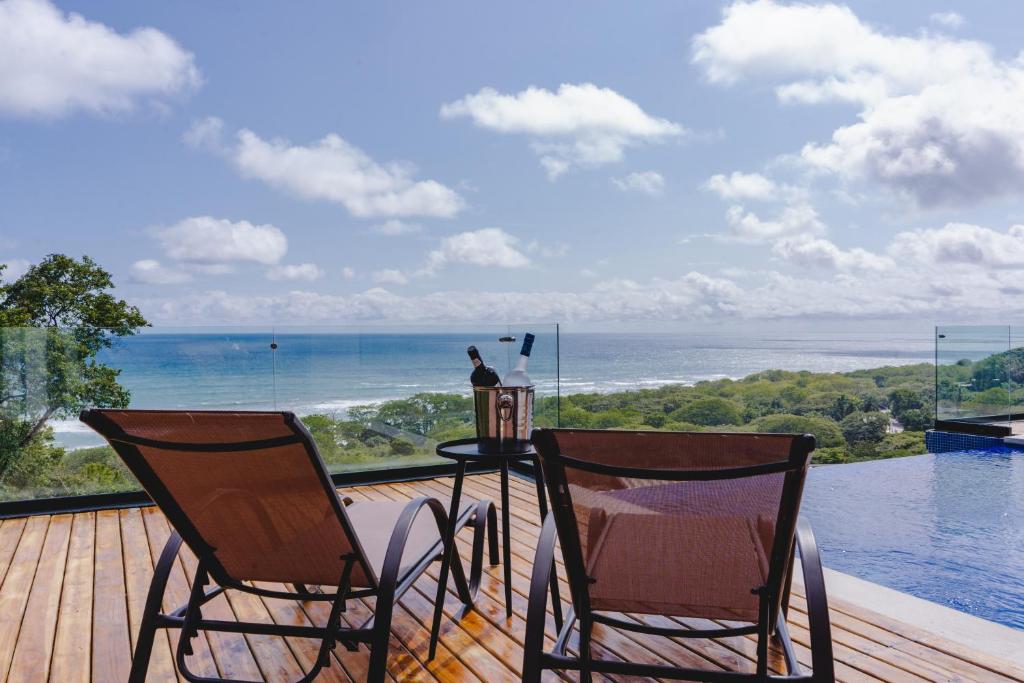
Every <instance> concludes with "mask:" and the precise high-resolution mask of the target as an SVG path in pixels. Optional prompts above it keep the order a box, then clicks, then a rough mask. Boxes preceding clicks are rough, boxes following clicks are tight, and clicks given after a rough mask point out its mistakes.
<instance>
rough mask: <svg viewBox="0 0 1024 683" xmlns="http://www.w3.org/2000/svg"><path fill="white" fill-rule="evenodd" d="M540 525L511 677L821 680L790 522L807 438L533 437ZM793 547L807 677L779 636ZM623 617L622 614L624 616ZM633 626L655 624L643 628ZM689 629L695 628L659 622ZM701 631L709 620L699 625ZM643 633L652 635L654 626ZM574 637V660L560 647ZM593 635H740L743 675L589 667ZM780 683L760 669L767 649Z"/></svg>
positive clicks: (824, 649) (822, 652) (824, 677)
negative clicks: (559, 567)
mask: <svg viewBox="0 0 1024 683" xmlns="http://www.w3.org/2000/svg"><path fill="white" fill-rule="evenodd" d="M533 443H534V445H535V446H536V448H537V451H538V453H539V454H540V459H541V462H542V463H543V468H544V475H545V478H546V481H547V487H548V493H549V495H550V497H551V503H552V508H551V514H549V515H548V517H547V519H546V520H545V522H544V527H543V530H542V532H541V536H540V539H539V541H538V544H537V554H536V558H535V562H534V566H533V579H532V584H531V588H530V601H529V607H528V610H527V626H526V644H525V655H524V660H523V680H524V681H528V682H533V681H539V680H540V677H541V672H542V671H543V670H545V669H562V670H576V671H579V672H580V680H581V681H589V680H591V674H592V672H600V673H604V674H612V675H619V674H622V675H636V676H650V677H654V678H669V679H687V680H700V681H772V680H788V681H815V682H818V681H822V682H824V681H828V682H831V681H833V680H834V673H833V662H832V640H831V635H830V627H829V617H828V604H827V601H826V597H825V583H824V578H823V575H822V569H821V562H820V559H819V556H818V550H817V546H816V544H815V541H814V535H813V534H812V533H811V529H810V526H809V525H808V524H807V522H806V520H803V519H799V520H798V515H799V511H800V498H801V495H802V492H803V485H804V480H805V477H806V474H807V468H808V465H809V463H810V457H811V452H812V451H813V450H814V437H813V436H810V435H803V436H800V435H789V434H712V433H684V432H649V431H645V432H627V431H597V430H569V429H538V430H536V431H534V432H533ZM556 535H557V540H558V541H559V542H560V543H561V548H562V557H563V560H564V564H565V570H566V573H567V574H568V580H569V587H570V592H571V596H572V609H571V611H570V612H569V615H568V616H567V617H566V619H565V621H564V623H563V626H562V628H561V630H560V632H559V633H558V635H557V638H556V640H555V644H554V649H553V650H552V651H550V652H544V650H543V648H544V625H545V613H546V609H547V590H546V588H547V581H548V576H549V575H550V572H551V568H552V567H553V563H554V552H555V541H556ZM794 549H796V550H799V553H800V558H801V564H802V567H803V578H804V588H805V591H806V596H807V612H808V621H809V627H810V634H811V664H812V672H806V671H804V670H802V669H801V667H800V664H799V662H798V661H797V657H796V654H795V652H794V650H793V644H792V642H791V641H790V638H789V634H788V632H787V629H786V615H787V613H788V608H789V591H790V582H791V581H792V572H793V567H794ZM623 614H630V615H636V616H635V617H633V618H624V617H623V616H622V615H623ZM644 615H658V617H659V618H658V619H656V620H652V619H649V618H648V619H645V618H644ZM664 617H668V618H673V617H675V618H681V619H684V620H685V619H696V620H702V621H698V622H697V623H696V625H697V626H699V627H700V628H697V629H691V628H686V627H685V626H684V624H683V623H679V622H677V625H676V626H672V627H666V626H664V623H665V619H664ZM706 620H713V621H717V622H719V623H720V624H721V625H720V627H719V625H718V624H711V626H710V627H708V626H705V624H706ZM655 623H657V624H659V625H655ZM577 624H578V627H579V645H578V648H577V652H578V655H577V656H570V654H568V653H567V646H568V643H569V639H570V636H571V635H572V633H573V629H574V627H575V626H576V625H577ZM595 624H601V625H602V626H603V627H606V628H607V627H610V628H614V629H624V630H626V631H632V632H635V633H642V634H647V635H655V636H666V637H672V638H724V637H730V636H745V635H754V636H756V638H757V657H756V663H755V670H754V672H742V671H713V670H702V669H695V668H683V667H671V666H668V665H661V664H638V663H633V662H623V661H611V660H605V659H595V658H593V657H592V656H591V652H590V643H591V637H592V631H593V628H594V625H595ZM772 638H774V640H775V641H776V643H777V644H778V645H779V646H780V647H781V649H782V653H783V656H784V659H785V669H786V673H785V674H782V675H773V674H771V673H770V672H769V670H768V666H769V650H768V646H769V640H770V639H772Z"/></svg>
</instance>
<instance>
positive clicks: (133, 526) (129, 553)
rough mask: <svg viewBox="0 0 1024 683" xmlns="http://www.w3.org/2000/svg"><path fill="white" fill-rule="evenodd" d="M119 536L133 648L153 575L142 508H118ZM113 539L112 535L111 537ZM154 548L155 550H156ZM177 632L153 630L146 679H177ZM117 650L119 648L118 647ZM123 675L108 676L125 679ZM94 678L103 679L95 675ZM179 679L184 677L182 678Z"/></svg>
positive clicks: (99, 529) (99, 531) (101, 522)
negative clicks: (175, 663)
mask: <svg viewBox="0 0 1024 683" xmlns="http://www.w3.org/2000/svg"><path fill="white" fill-rule="evenodd" d="M119 522H120V530H121V536H120V539H119V540H118V543H120V545H121V546H122V547H123V549H124V581H125V589H126V592H127V607H128V623H129V629H128V633H129V635H130V637H131V642H132V652H133V653H134V652H135V641H136V639H137V638H138V634H139V627H140V626H141V624H142V611H143V609H144V607H145V604H146V596H147V595H148V593H149V582H150V581H151V580H152V579H153V559H152V551H151V550H150V547H149V537H148V536H147V534H146V527H145V524H144V522H143V521H142V510H141V509H139V508H133V509H130V510H122V511H121V513H120V514H119ZM97 524H98V528H97V533H98V534H99V535H100V537H101V538H102V533H101V532H102V529H103V518H102V516H101V517H99V518H98V519H97ZM111 542H113V538H111ZM161 549H162V548H158V549H157V551H156V552H158V553H159V552H160V550H161ZM177 642H178V641H177V636H175V637H174V638H173V639H172V638H171V634H170V633H169V632H168V631H167V630H164V629H161V630H159V631H157V633H156V638H155V639H154V644H153V653H152V655H151V656H150V658H149V668H148V669H147V675H146V680H147V681H149V680H153V681H160V682H161V683H165V682H166V681H176V680H179V676H178V675H177V673H176V672H175V669H174V659H173V654H172V653H173V652H174V650H173V647H174V644H175V643H177ZM118 650H120V648H118ZM126 678H127V677H125V678H121V679H112V680H126ZM96 680H103V679H101V678H97V679H96ZM181 680H184V679H183V678H182V679H181Z"/></svg>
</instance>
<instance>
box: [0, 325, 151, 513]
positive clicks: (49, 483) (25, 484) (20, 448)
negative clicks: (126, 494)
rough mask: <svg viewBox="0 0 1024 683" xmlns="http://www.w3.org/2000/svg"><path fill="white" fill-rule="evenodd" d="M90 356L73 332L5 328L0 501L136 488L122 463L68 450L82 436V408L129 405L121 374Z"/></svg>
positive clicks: (0, 331) (0, 343)
mask: <svg viewBox="0 0 1024 683" xmlns="http://www.w3.org/2000/svg"><path fill="white" fill-rule="evenodd" d="M88 357H89V351H88V348H87V347H86V346H84V345H83V344H82V342H81V340H80V339H79V338H78V337H77V336H76V335H75V334H73V333H72V332H68V331H65V330H60V329H56V328H46V329H42V328H11V327H8V328H0V500H12V499H21V498H37V497H45V496H50V495H55V492H56V495H61V493H62V492H65V491H72V490H74V491H79V490H80V491H81V492H83V493H92V492H104V491H109V490H118V489H119V488H121V487H123V486H125V485H129V486H134V482H133V481H131V478H130V475H128V473H127V470H126V469H125V468H124V467H123V466H120V465H119V463H108V462H98V461H94V460H93V459H91V458H89V457H88V456H85V455H83V456H77V457H71V458H69V457H66V456H67V455H68V453H69V451H68V449H66V448H65V447H64V446H63V445H62V443H61V438H62V437H65V436H71V435H77V434H78V433H79V431H80V430H79V428H78V426H77V421H76V418H77V414H78V411H79V410H80V409H81V408H83V407H85V406H87V405H89V404H91V403H93V402H94V401H96V400H102V401H105V402H108V403H117V402H119V401H120V402H124V401H126V400H127V395H126V393H125V392H124V390H123V388H122V387H120V386H119V385H118V384H117V383H116V378H115V376H114V373H113V372H111V371H107V370H104V369H103V368H97V367H93V366H91V365H89V364H87V359H88Z"/></svg>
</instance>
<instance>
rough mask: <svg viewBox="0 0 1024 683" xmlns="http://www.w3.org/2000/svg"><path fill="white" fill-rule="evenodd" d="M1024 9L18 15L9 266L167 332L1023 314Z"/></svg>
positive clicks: (12, 59)
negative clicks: (1023, 27)
mask: <svg viewBox="0 0 1024 683" xmlns="http://www.w3.org/2000/svg"><path fill="white" fill-rule="evenodd" d="M1013 14H1016V15H1017V16H1012V15H1013ZM1022 15H1024V11H1022V10H1021V9H1019V8H1016V7H1015V6H1013V5H1005V4H1003V3H996V2H985V3H978V2H976V3H948V4H936V3H922V2H901V3H885V2H856V3H850V4H824V3H822V4H792V3H775V2H768V1H767V0H762V1H756V2H737V3H718V2H699V3H698V2H692V3H680V2H645V3H642V4H638V3H608V2H604V3H594V2H565V3H515V4H514V5H506V6H481V5H480V4H478V3H469V2H465V3H454V2H451V3H449V2H446V3H429V4H428V3H386V2H380V3H368V4H367V5H365V6H352V5H348V4H343V3H329V2H320V3H312V2H311V3H298V4H291V5H289V6H288V7H287V11H285V9H284V6H282V5H281V4H280V3H269V2H268V3H258V2H246V3H204V2H176V3H162V4H154V3H129V2H98V1H95V0H93V1H91V2H88V3H85V2H58V3H57V4H51V3H48V2H44V1H42V0H0V260H2V261H3V262H6V263H8V264H9V273H8V274H9V275H16V274H17V273H18V272H19V271H21V270H23V269H24V268H25V267H26V265H27V264H28V263H31V262H34V261H36V260H38V259H39V258H41V257H42V256H43V255H45V254H47V253H50V252H55V251H59V252H65V253H69V254H73V255H81V254H88V255H90V256H92V257H93V258H95V259H96V260H98V261H99V262H100V263H101V264H102V265H104V266H105V267H106V268H108V269H109V270H110V271H111V272H112V273H113V274H114V277H115V282H116V283H117V287H118V290H119V291H120V292H121V293H122V295H123V296H125V297H126V298H128V299H129V300H131V301H133V302H137V303H139V304H140V305H141V306H142V308H143V311H144V312H145V313H146V314H147V315H148V316H149V317H150V318H151V319H152V320H153V321H154V322H157V323H164V324H188V323H195V324H204V323H233V322H239V323H242V322H245V323H252V322H275V323H279V324H287V323H290V322H295V323H300V322H301V323H317V324H361V323H369V322H412V321H416V322H445V321H452V322H455V321H458V322H465V321H494V320H511V319H524V318H529V319H540V320H560V321H563V322H566V323H573V324H577V325H580V326H584V327H586V326H589V327H598V328H600V327H616V328H623V327H625V328H627V329H628V328H634V327H636V328H652V327H658V326H661V325H666V324H668V325H679V326H691V327H692V326H703V327H717V326H720V325H740V326H749V325H757V324H761V323H762V321H774V324H791V323H792V321H794V320H795V321H798V322H799V324H801V325H814V324H817V323H818V322H819V321H822V320H828V321H833V322H836V321H838V322H841V323H843V324H846V325H852V326H858V325H861V324H867V323H868V321H879V320H881V321H889V322H890V323H891V322H892V321H903V320H913V321H914V324H915V325H928V324H931V323H933V322H947V321H952V320H995V321H1003V320H1005V319H1007V318H1010V319H1013V318H1014V316H1015V312H1016V310H1017V309H1018V308H1019V302H1020V300H1021V294H1022V293H1024V282H1022V280H1021V270H1022V269H1024V204H1022V201H1021V200H1022V195H1024V61H1022V59H1021V58H1020V57H1019V55H1020V51H1021V49H1022V47H1024V45H1022V39H1021V37H1020V32H1019V31H1018V30H1015V27H1017V26H1019V25H1020V24H1021V22H1022V20H1024V16H1022Z"/></svg>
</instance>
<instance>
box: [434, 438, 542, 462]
mask: <svg viewBox="0 0 1024 683" xmlns="http://www.w3.org/2000/svg"><path fill="white" fill-rule="evenodd" d="M437 454H438V455H440V456H441V457H442V458H450V459H452V460H474V461H478V462H501V461H503V460H532V459H533V458H534V457H535V456H536V455H537V451H536V449H534V447H533V444H530V447H529V449H528V450H525V451H521V452H519V453H490V452H483V451H481V450H480V442H479V441H478V440H477V439H455V440H454V441H443V442H441V443H439V444H437Z"/></svg>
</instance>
